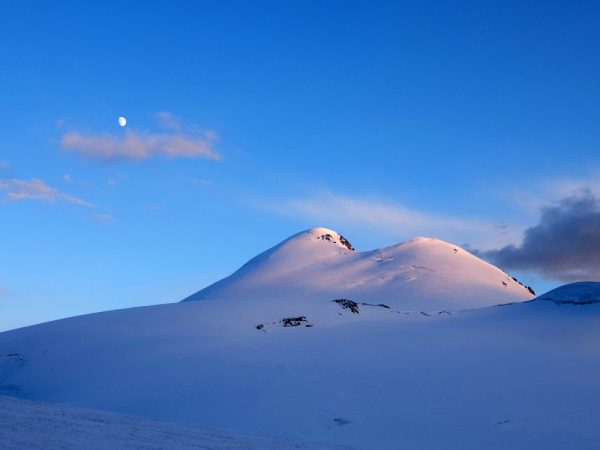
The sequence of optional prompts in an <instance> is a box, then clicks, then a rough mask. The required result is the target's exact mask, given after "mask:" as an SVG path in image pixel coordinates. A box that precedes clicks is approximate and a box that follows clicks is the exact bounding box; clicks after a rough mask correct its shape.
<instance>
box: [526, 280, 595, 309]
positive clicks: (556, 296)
mask: <svg viewBox="0 0 600 450" xmlns="http://www.w3.org/2000/svg"><path fill="white" fill-rule="evenodd" d="M537 300H542V301H550V302H554V303H556V304H559V305H564V304H573V305H588V304H592V303H600V282H598V281H580V282H578V283H571V284H565V285H564V286H560V287H557V288H556V289H553V290H551V291H550V292H546V293H545V294H544V295H540V296H539V297H538V298H537Z"/></svg>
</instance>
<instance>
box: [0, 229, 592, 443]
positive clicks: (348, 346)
mask: <svg viewBox="0 0 600 450" xmlns="http://www.w3.org/2000/svg"><path fill="white" fill-rule="evenodd" d="M324 231H325V232H324ZM334 233H335V232H331V230H323V229H319V230H310V231H309V232H305V233H301V234H299V235H296V236H295V237H293V238H291V239H290V240H288V241H285V242H283V243H282V244H280V245H279V246H277V247H275V248H274V249H271V250H269V251H267V252H265V253H263V254H261V255H259V256H258V257H256V258H255V259H253V260H252V261H250V262H249V263H248V264H247V265H246V266H244V267H243V268H242V269H240V270H239V271H238V272H236V273H235V274H233V275H232V276H231V277H229V278H227V279H225V280H223V281H222V282H220V283H217V284H215V285H213V286H212V287H209V288H207V289H206V290H204V291H201V293H204V294H202V295H206V297H205V298H204V300H203V301H189V302H182V303H176V304H165V305H157V306H148V307H141V308H131V309H124V310H118V311H108V312H104V313H98V314H91V315H86V316H79V317H73V318H69V319H63V320H59V321H54V322H48V323H44V324H40V325H36V326H32V327H27V328H21V329H17V330H12V331H8V332H4V333H0V394H2V395H10V396H14V397H21V398H25V399H31V400H38V401H46V402H51V403H61V404H63V405H71V406H77V407H85V408H94V409H100V410H107V411H113V412H116V413H120V414H129V415H137V416H143V417H147V418H154V419H161V420H167V421H173V422H182V423H190V424H194V425H198V426H203V427H212V428H218V429H227V430H233V431H235V432H236V433H258V434H262V435H266V436H285V437H286V438H290V439H298V440H301V441H317V442H325V443H330V444H336V445H338V444H339V445H350V446H354V447H360V448H367V449H399V448H419V449H440V448H444V449H481V448H486V449H506V448H511V449H532V448H543V449H548V450H551V449H565V448H577V449H594V448H597V447H598V442H600V427H598V426H597V423H598V418H599V417H600V377H599V376H598V375H599V374H600V345H599V343H600V303H590V302H585V303H583V304H572V303H569V302H563V303H560V304H558V303H555V302H554V301H545V300H543V298H544V296H541V297H540V299H539V300H534V301H526V302H516V303H511V304H507V305H504V306H490V307H487V308H481V307H482V306H485V304H494V303H496V302H498V301H499V300H501V299H504V300H515V298H514V296H513V294H510V295H507V294H505V293H506V292H508V293H510V292H514V293H515V294H517V293H518V294H521V293H522V292H523V289H524V288H522V287H521V286H520V285H518V284H512V285H511V284H508V279H507V275H506V274H503V272H501V271H500V270H499V269H497V268H495V267H493V266H491V265H489V264H487V263H485V262H483V261H481V260H479V259H477V258H475V257H474V256H472V255H470V254H468V253H467V252H464V250H462V249H460V248H458V247H455V246H452V245H451V244H447V243H444V242H441V241H438V240H432V239H416V240H413V241H409V242H407V243H404V244H400V245H398V246H395V247H390V248H388V249H383V250H378V251H375V252H365V253H358V252H354V251H352V250H351V249H350V248H349V246H347V245H343V244H342V243H341V240H340V239H339V235H337V234H334ZM326 234H329V235H331V237H330V238H329V239H327V238H320V237H321V236H323V235H326ZM455 248H456V250H454V249H455ZM307 261H308V262H309V263H308V265H307ZM417 265H418V266H420V267H421V266H422V267H427V268H428V269H430V270H431V271H432V272H431V274H430V272H429V271H428V270H425V269H418V268H415V267H413V266H417ZM410 267H412V270H411V269H410ZM387 268H389V271H388V272H386V270H388V269H387ZM375 274H382V276H383V278H380V279H381V281H377V280H376V279H374V278H373V277H376V276H379V275H375ZM409 274H410V275H409ZM406 276H414V277H415V279H414V280H413V281H407V280H406V279H405V278H404V277H406ZM353 277H354V278H353ZM496 277H499V278H496ZM502 277H504V280H507V284H508V287H505V286H503V285H501V284H500V283H499V281H501V280H503V278H502ZM353 279H355V280H357V282H358V281H361V282H362V285H361V286H365V287H364V288H362V289H361V288H360V287H356V286H353V287H349V286H347V283H349V282H352V280H353ZM291 281H294V282H295V283H297V284H295V285H294V284H290V283H291ZM496 283H497V284H499V285H500V287H497V286H496ZM412 286H417V288H412ZM395 287H397V288H398V289H397V290H396V289H395ZM400 288H402V289H403V290H402V296H400V295H398V296H394V295H392V294H394V293H395V292H400ZM410 289H413V290H412V291H411V290H410ZM444 292H446V295H447V297H448V298H447V299H445V298H444V297H443V293H444ZM386 293H387V294H386ZM500 293H502V294H500ZM208 294H211V295H208ZM346 294H352V296H350V295H346ZM359 294H360V295H359ZM388 294H389V297H388V296H387V295H388ZM409 294H410V295H409ZM342 295H343V296H346V297H350V298H342ZM200 297H202V296H200V295H198V296H195V297H194V298H200ZM517 299H519V297H518V296H517ZM520 299H521V300H525V299H528V296H523V297H521V298H520ZM336 300H337V301H336ZM580 303H582V302H580ZM407 306H410V307H411V308H418V309H415V310H413V309H411V308H407ZM420 306H422V308H419V307H420ZM442 306H443V307H444V308H443V309H442V308H441V307H442ZM447 306H450V308H446V307H447ZM469 307H478V308H479V309H473V310H466V309H468V308H469ZM436 308H437V309H436ZM99 439H100V438H99ZM0 447H1V446H0Z"/></svg>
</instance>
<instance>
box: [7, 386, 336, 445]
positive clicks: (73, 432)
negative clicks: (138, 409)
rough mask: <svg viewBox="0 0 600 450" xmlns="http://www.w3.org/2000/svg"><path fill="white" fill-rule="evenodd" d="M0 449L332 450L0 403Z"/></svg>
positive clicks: (23, 403) (30, 404) (104, 415)
mask: <svg viewBox="0 0 600 450" xmlns="http://www.w3.org/2000/svg"><path fill="white" fill-rule="evenodd" d="M0 424H2V426H0V448H2V449H3V450H17V449H29V450H38V449H39V450H48V449H58V448H61V449H86V450H100V449H102V450H104V449H106V450H113V449H136V450H139V449H145V450H151V449H157V450H158V449H174V450H178V449H181V450H187V449H205V450H258V449H272V450H290V449H315V450H334V449H340V450H342V449H344V448H348V447H337V446H336V447H333V446H328V445H322V444H316V443H302V442H298V441H293V440H288V439H276V438H268V437H263V436H252V435H244V434H239V433H230V432H226V431H220V430H213V429H210V428H200V427H194V426H191V425H185V424H180V423H170V422H161V421H157V420H151V419H144V418H141V417H133V416H123V415H119V414H114V413H108V412H104V411H94V410H87V409H76V408H65V407H61V406H56V405H49V404H44V403H38V402H31V401H28V400H22V399H16V398H10V397H0Z"/></svg>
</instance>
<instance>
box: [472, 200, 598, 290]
mask: <svg viewBox="0 0 600 450" xmlns="http://www.w3.org/2000/svg"><path fill="white" fill-rule="evenodd" d="M479 254H480V255H481V256H483V257H484V258H487V259H489V260H490V261H492V262H494V263H495V264H497V265H499V266H501V267H503V268H505V269H511V270H523V271H531V272H536V273H539V274H540V275H542V276H545V277H548V278H554V279H558V280H562V281H577V280H598V279H600V198H598V197H596V196H595V195H594V194H592V192H591V191H590V190H582V191H580V192H579V193H578V194H576V195H573V196H571V197H567V198H565V199H563V200H562V201H560V202H559V203H558V204H557V205H555V206H551V207H546V208H543V209H542V212H541V217H540V222H539V224H538V225H535V226H533V227H531V228H528V229H527V230H525V234H524V237H523V242H522V243H521V245H519V246H515V245H508V246H505V247H503V248H500V249H497V250H490V251H486V252H479Z"/></svg>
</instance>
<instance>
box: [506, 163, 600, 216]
mask: <svg viewBox="0 0 600 450" xmlns="http://www.w3.org/2000/svg"><path fill="white" fill-rule="evenodd" d="M583 191H589V192H590V193H592V194H593V195H596V196H600V170H590V171H588V172H587V173H585V174H582V175H580V176H578V177H577V178H573V177H554V178H545V179H544V178H542V179H539V178H536V179H534V180H533V183H528V184H526V185H525V186H522V187H520V188H510V189H504V194H503V195H502V196H503V197H504V200H505V201H507V202H508V203H512V204H516V205H519V206H520V207H521V208H522V209H524V210H525V211H528V212H529V213H531V214H535V215H537V214H539V212H540V211H541V210H542V209H543V208H545V207H547V206H548V205H549V204H551V203H553V202H557V201H560V200H561V199H564V198H567V197H572V196H577V195H578V194H579V193H581V192H583Z"/></svg>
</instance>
